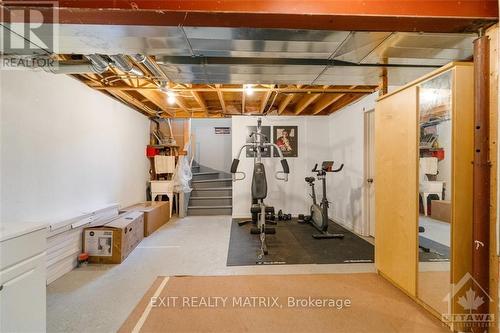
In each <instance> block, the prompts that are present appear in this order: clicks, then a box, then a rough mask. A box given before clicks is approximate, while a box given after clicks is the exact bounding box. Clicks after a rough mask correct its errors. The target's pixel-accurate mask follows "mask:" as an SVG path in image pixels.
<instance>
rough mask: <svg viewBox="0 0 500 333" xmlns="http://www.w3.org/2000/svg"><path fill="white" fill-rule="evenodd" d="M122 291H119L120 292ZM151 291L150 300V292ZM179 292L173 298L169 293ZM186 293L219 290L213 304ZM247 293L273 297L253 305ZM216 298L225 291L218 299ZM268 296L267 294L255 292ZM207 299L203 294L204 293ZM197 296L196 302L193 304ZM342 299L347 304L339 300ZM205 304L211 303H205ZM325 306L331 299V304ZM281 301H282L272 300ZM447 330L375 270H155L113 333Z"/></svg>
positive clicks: (209, 292)
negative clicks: (162, 273) (335, 302)
mask: <svg viewBox="0 0 500 333" xmlns="http://www.w3.org/2000/svg"><path fill="white" fill-rule="evenodd" d="M124 292H126V291H124ZM155 294H156V295H157V296H159V297H162V298H163V297H170V298H169V299H168V300H169V303H170V304H169V305H168V306H167V304H166V303H167V299H165V298H163V299H161V300H160V298H157V299H156V301H155V304H156V306H153V307H151V306H149V305H150V304H151V297H152V296H154V295H155ZM175 296H177V297H179V298H178V299H177V300H176V302H174V298H173V297H175ZM192 296H197V297H200V296H211V297H214V296H216V297H221V298H220V299H219V301H218V304H216V303H215V302H216V301H215V298H211V299H210V300H211V301H212V303H211V304H204V303H201V298H196V299H193V298H191V297H192ZM247 296H249V297H250V296H263V297H278V298H279V299H277V302H278V307H267V306H269V305H275V306H276V303H273V302H272V299H271V300H270V301H269V302H268V303H264V302H263V303H261V304H260V306H257V307H242V305H249V303H248V302H247V303H245V302H244V300H250V298H245V297H247ZM222 297H227V301H226V303H225V306H223V304H224V303H223V302H222ZM239 297H242V298H241V303H239V302H240V298H239ZM289 297H294V300H297V299H298V298H307V297H311V298H314V299H321V300H323V299H325V298H335V299H342V300H343V299H349V300H350V302H351V305H350V306H349V307H347V306H346V307H344V308H343V309H337V308H335V307H316V306H314V305H313V306H312V307H310V306H309V304H307V305H306V307H298V308H296V307H290V306H289V303H288V300H289V299H288V298H289ZM262 299H263V300H267V298H262ZM204 300H207V299H204ZM193 301H197V302H198V305H202V306H201V307H196V308H195V307H188V305H190V306H193V305H195V303H193ZM343 304H344V306H345V305H347V304H346V303H345V302H344V303H343ZM208 305H217V306H215V307H207V306H208ZM330 305H331V304H330ZM279 306H281V307H279ZM132 331H135V332H139V331H140V332H287V333H290V332H370V333H374V332H381V333H382V332H383V333H390V332H402V333H403V332H404V333H408V332H422V333H424V332H425V333H432V332H449V331H448V329H447V328H445V327H444V326H442V324H441V323H440V322H439V321H438V320H437V319H435V318H434V317H432V316H431V315H429V314H428V313H427V312H425V311H424V310H423V309H422V308H421V307H420V306H418V305H417V304H416V303H414V302H413V301H412V300H411V299H410V298H408V297H407V296H406V295H405V294H403V293H402V292H401V291H399V290H398V289H396V288H395V287H393V286H392V285H391V284H389V283H388V282H387V281H386V280H384V279H383V278H381V277H380V276H378V275H377V274H374V273H366V274H364V273H363V274H330V275H326V274H325V275H284V276H282V275H274V276H273V275H265V276H208V277H203V276H185V277H171V278H165V277H159V278H158V279H157V280H156V281H155V282H154V283H153V285H152V287H151V288H150V290H149V291H148V292H147V293H146V295H145V296H144V297H143V299H142V300H141V301H140V302H139V304H138V305H137V307H136V308H135V309H134V311H133V312H132V313H131V314H130V316H129V318H128V319H127V320H126V321H125V323H124V324H123V325H122V327H121V328H120V330H119V332H132Z"/></svg>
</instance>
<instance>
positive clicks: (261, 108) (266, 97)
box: [260, 89, 273, 113]
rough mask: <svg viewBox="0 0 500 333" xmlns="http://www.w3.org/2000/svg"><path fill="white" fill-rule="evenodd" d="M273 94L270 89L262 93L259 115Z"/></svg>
mask: <svg viewBox="0 0 500 333" xmlns="http://www.w3.org/2000/svg"><path fill="white" fill-rule="evenodd" d="M272 93H273V90H272V89H269V90H268V91H267V92H265V93H264V97H263V98H262V100H261V101H260V113H264V111H265V109H266V106H267V102H268V101H269V97H271V94H272Z"/></svg>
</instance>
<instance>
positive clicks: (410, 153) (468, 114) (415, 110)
mask: <svg viewBox="0 0 500 333" xmlns="http://www.w3.org/2000/svg"><path fill="white" fill-rule="evenodd" d="M442 75H447V76H449V78H450V79H449V82H451V85H450V90H449V91H451V94H450V96H449V101H450V103H449V110H451V112H450V114H451V154H450V155H448V156H450V159H451V181H450V184H449V187H450V188H451V189H453V190H452V192H451V193H450V196H449V199H448V200H450V201H451V219H450V221H449V222H450V229H451V235H450V242H451V244H450V245H451V246H450V258H449V264H450V274H449V286H451V285H452V284H456V283H458V282H459V281H460V280H461V279H462V278H463V277H464V275H466V273H467V272H470V271H471V253H472V172H473V170H472V161H473V158H474V156H473V155H474V148H473V131H474V122H473V115H474V104H473V103H474V99H473V97H474V96H473V94H474V93H473V91H474V87H473V75H474V74H473V64H472V63H469V62H457V63H450V64H448V65H446V66H444V67H442V68H439V69H438V70H436V71H434V72H432V73H430V74H428V75H426V76H424V77H422V78H421V79H419V80H416V81H414V82H411V83H410V84H408V85H406V86H404V87H401V88H400V89H398V90H396V91H394V92H392V93H390V94H387V95H385V96H382V97H381V98H380V99H379V100H378V102H377V105H376V109H375V203H376V238H375V264H376V267H377V270H378V272H379V273H380V274H381V275H383V276H384V277H385V278H387V279H388V280H389V281H391V282H392V283H393V284H395V285H396V286H397V287H399V288H400V289H401V290H403V291H404V292H405V293H407V294H408V295H409V296H411V297H413V298H415V299H416V300H418V301H421V299H419V294H418V284H419V279H418V273H419V228H418V227H419V162H420V160H419V158H420V157H421V155H420V154H421V152H420V150H421V149H422V148H421V142H420V125H419V108H420V105H421V104H419V102H420V101H419V99H420V98H423V97H422V95H421V94H419V91H420V89H422V87H424V86H425V84H426V82H429V81H430V80H433V79H435V78H438V77H440V76H442ZM420 209H421V208H420ZM420 215H421V216H422V214H420ZM425 303H426V302H422V304H423V305H424V306H426V307H427V308H428V309H429V310H430V311H431V312H433V313H434V314H435V315H436V316H440V315H441V313H440V311H438V310H436V309H435V307H434V308H433V307H432V306H427V305H429V304H425ZM454 304H456V302H454ZM455 306H456V305H453V306H452V307H453V308H451V309H450V311H453V312H452V313H457V312H459V309H455Z"/></svg>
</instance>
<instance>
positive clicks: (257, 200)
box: [231, 118, 290, 260]
mask: <svg viewBox="0 0 500 333" xmlns="http://www.w3.org/2000/svg"><path fill="white" fill-rule="evenodd" d="M250 137H251V138H253V142H251V143H247V144H244V145H243V146H241V148H240V150H239V152H238V155H237V156H236V157H235V158H234V159H233V163H232V164H231V173H232V176H233V182H236V181H239V180H243V179H245V177H246V174H245V173H244V172H238V171H237V170H238V164H239V162H240V155H241V153H242V151H243V149H245V148H247V147H248V148H250V150H251V151H252V152H254V169H253V177H252V187H251V190H252V205H251V208H250V212H251V214H252V220H250V221H242V222H239V223H238V224H239V225H240V226H241V225H243V224H246V223H250V222H253V223H255V225H256V226H255V227H253V228H251V229H250V233H251V234H259V235H260V244H261V246H260V254H259V255H258V259H259V260H261V259H262V258H263V257H264V255H267V254H268V253H269V252H268V249H267V244H266V234H274V233H275V232H276V230H275V228H272V227H267V226H266V222H267V223H269V224H275V222H272V221H266V213H268V212H270V211H271V210H273V211H274V207H271V206H266V205H265V204H264V199H265V198H266V197H267V179H266V170H265V168H264V164H263V163H262V153H263V152H265V151H267V150H269V149H272V147H274V148H275V149H276V150H277V151H278V154H279V156H280V159H281V166H282V169H283V171H278V172H276V175H275V178H276V179H278V180H283V181H285V182H286V181H288V174H289V173H290V169H289V167H288V162H287V161H286V159H285V158H284V157H283V153H282V152H281V149H279V147H278V146H277V145H276V144H274V143H270V142H269V141H268V138H267V137H266V136H265V135H264V134H262V120H261V119H260V118H259V119H258V120H257V131H255V132H252V133H251V134H250ZM237 175H241V176H240V177H237Z"/></svg>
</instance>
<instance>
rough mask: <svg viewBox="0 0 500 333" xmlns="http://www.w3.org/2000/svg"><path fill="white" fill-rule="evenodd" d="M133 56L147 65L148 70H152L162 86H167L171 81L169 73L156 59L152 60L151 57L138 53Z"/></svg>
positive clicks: (140, 62)
mask: <svg viewBox="0 0 500 333" xmlns="http://www.w3.org/2000/svg"><path fill="white" fill-rule="evenodd" d="M132 58H133V59H134V60H135V61H137V62H138V63H139V64H141V65H143V66H144V67H146V68H147V69H148V71H150V72H151V74H153V76H154V79H155V80H157V81H158V82H159V84H160V86H161V87H165V86H166V85H167V83H168V81H170V80H169V78H168V77H167V75H166V74H165V73H164V72H163V71H162V70H161V68H160V67H159V66H158V64H157V63H156V62H155V61H153V60H151V59H150V58H149V57H147V56H145V55H143V54H136V55H133V56H132Z"/></svg>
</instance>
